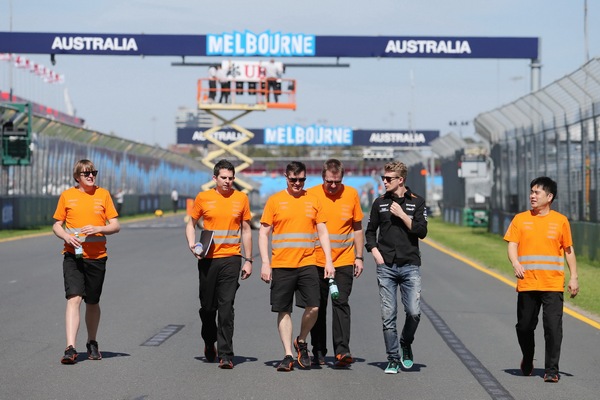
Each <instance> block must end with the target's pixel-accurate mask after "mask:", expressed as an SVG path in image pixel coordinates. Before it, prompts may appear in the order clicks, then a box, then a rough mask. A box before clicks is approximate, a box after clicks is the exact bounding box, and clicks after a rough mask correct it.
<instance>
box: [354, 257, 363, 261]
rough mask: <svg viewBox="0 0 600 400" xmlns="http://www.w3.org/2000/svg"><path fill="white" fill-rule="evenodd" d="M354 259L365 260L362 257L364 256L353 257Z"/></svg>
mask: <svg viewBox="0 0 600 400" xmlns="http://www.w3.org/2000/svg"><path fill="white" fill-rule="evenodd" d="M354 259H355V260H361V261H365V259H364V258H362V257H354Z"/></svg>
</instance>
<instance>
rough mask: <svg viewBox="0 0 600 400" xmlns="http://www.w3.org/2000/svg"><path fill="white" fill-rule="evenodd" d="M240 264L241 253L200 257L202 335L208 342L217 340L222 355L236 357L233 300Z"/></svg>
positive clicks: (211, 343) (218, 350) (209, 343)
mask: <svg viewBox="0 0 600 400" xmlns="http://www.w3.org/2000/svg"><path fill="white" fill-rule="evenodd" d="M241 268H242V265H241V258H240V257H239V256H232V257H224V258H204V259H202V260H198V274H199V281H200V311H199V314H200V320H201V321H202V332H201V335H202V339H204V342H205V343H206V345H208V346H212V345H213V343H215V342H217V352H218V354H219V357H220V358H223V357H226V358H229V359H231V358H232V357H233V326H234V317H235V312H234V308H233V304H234V301H235V294H236V292H237V289H238V287H239V286H240V284H239V282H238V277H239V276H240V270H241Z"/></svg>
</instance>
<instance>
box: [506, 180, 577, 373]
mask: <svg viewBox="0 0 600 400" xmlns="http://www.w3.org/2000/svg"><path fill="white" fill-rule="evenodd" d="M530 188H531V191H530V194H529V203H530V204H531V210H530V211H525V212H522V213H519V214H517V215H516V216H515V217H514V218H513V220H512V222H511V223H510V226H509V227H508V230H507V231H506V234H505V235H504V240H506V241H507V242H508V259H509V260H510V262H511V264H512V266H513V269H514V271H515V277H516V278H517V292H518V295H517V325H516V330H517V337H518V339H519V346H520V347H521V352H522V354H523V359H522V360H521V372H522V373H523V375H525V376H529V375H531V373H532V372H533V357H534V355H535V328H536V326H537V323H538V315H539V313H540V308H541V307H543V308H544V310H543V313H542V318H543V322H544V338H545V340H546V352H545V366H544V372H545V373H544V381H545V382H558V380H559V379H560V375H559V373H558V372H559V368H558V362H559V359H560V347H561V342H562V316H563V302H564V291H565V270H564V260H565V257H566V259H567V266H568V267H569V272H570V275H571V277H570V280H569V284H568V287H567V288H568V290H569V293H570V294H571V297H575V296H577V293H579V282H578V280H577V261H576V258H575V251H574V250H573V240H572V238H571V227H570V225H569V221H568V220H567V218H566V217H565V216H564V215H562V214H560V213H558V212H556V211H553V210H551V209H550V206H551V205H552V202H553V201H554V199H556V192H557V185H556V182H554V181H553V180H552V179H550V178H548V177H545V176H544V177H539V178H535V179H534V180H533V181H531V184H530Z"/></svg>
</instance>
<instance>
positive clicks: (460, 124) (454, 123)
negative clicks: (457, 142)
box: [448, 121, 470, 139]
mask: <svg viewBox="0 0 600 400" xmlns="http://www.w3.org/2000/svg"><path fill="white" fill-rule="evenodd" d="M469 124H470V122H469V121H450V122H448V125H450V126H456V127H457V129H458V134H459V136H460V138H461V139H462V138H463V133H462V130H463V127H466V126H469Z"/></svg>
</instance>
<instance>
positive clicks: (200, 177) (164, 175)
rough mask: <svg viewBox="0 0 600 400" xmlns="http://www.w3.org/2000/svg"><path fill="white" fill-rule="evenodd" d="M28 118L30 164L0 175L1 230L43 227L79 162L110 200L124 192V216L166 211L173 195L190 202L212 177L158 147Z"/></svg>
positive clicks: (1, 113)
mask: <svg viewBox="0 0 600 400" xmlns="http://www.w3.org/2000/svg"><path fill="white" fill-rule="evenodd" d="M11 113H13V111H12V110H10V109H6V108H4V107H3V106H2V103H0V119H2V120H4V121H9V120H11V118H13V116H12V115H11ZM32 118H33V121H32V127H33V130H32V140H31V145H30V146H31V160H30V162H29V163H28V165H3V166H2V167H1V170H0V199H1V202H2V221H1V224H0V226H1V227H2V228H3V229H5V228H22V227H28V226H36V225H39V224H38V223H37V222H39V221H42V223H41V224H44V223H45V222H47V221H46V220H45V219H46V216H45V215H46V214H48V212H49V208H48V207H49V205H48V204H52V203H54V206H55V204H56V198H57V196H58V195H59V194H60V193H61V192H62V191H64V190H65V189H68V188H69V187H71V186H73V185H74V184H75V181H74V180H73V166H74V164H75V162H76V161H78V160H80V159H89V160H91V161H92V162H94V164H95V166H96V168H97V169H98V171H99V173H98V179H97V182H98V185H99V186H101V187H104V188H106V189H108V190H109V191H110V192H111V193H112V194H113V195H114V194H115V193H116V192H117V190H118V189H122V190H123V192H124V194H125V196H126V197H125V198H126V201H127V199H128V198H129V199H130V201H129V205H127V203H126V205H124V209H123V213H124V214H125V215H127V214H134V213H138V212H145V211H153V210H154V209H155V208H154V209H153V208H152V207H154V206H156V208H158V207H159V206H160V207H165V204H164V202H165V201H166V202H167V204H168V202H170V198H169V194H170V193H171V191H172V190H173V189H177V191H178V192H179V197H180V198H181V199H182V201H184V199H185V198H186V197H192V196H195V195H196V194H197V193H198V191H199V190H200V186H201V185H202V184H203V183H205V182H206V181H208V180H210V179H211V177H212V171H209V170H208V169H207V168H206V167H205V166H203V165H202V164H201V163H200V162H197V161H195V160H193V159H190V158H187V157H185V156H183V155H180V154H177V153H173V152H170V151H168V150H165V149H162V148H159V147H153V146H148V145H145V144H141V143H136V142H133V141H129V140H125V139H122V138H119V137H116V136H112V135H106V134H102V133H99V132H96V131H92V130H89V129H86V128H84V127H81V126H75V125H69V124H65V123H61V122H57V121H54V120H52V119H50V118H45V117H42V116H39V115H36V116H33V117H32ZM163 198H165V199H166V200H164V199H163ZM134 204H135V206H134ZM182 204H184V203H182ZM150 205H152V207H151V206H150ZM51 208H52V207H51ZM52 212H53V209H52V211H50V213H52ZM25 214H29V215H25ZM33 215H38V216H33ZM50 217H51V215H50Z"/></svg>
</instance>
